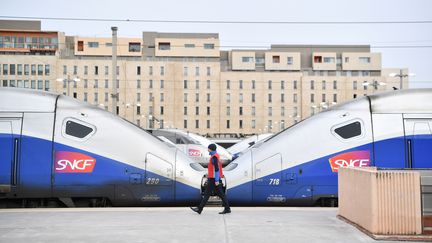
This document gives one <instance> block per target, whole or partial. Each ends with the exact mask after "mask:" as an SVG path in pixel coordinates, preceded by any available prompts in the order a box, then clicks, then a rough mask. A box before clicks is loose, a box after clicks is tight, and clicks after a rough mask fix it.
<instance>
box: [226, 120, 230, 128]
mask: <svg viewBox="0 0 432 243" xmlns="http://www.w3.org/2000/svg"><path fill="white" fill-rule="evenodd" d="M226 128H227V129H229V128H230V120H227V121H226Z"/></svg>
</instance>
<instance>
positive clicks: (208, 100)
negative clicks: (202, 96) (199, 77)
mask: <svg viewBox="0 0 432 243" xmlns="http://www.w3.org/2000/svg"><path fill="white" fill-rule="evenodd" d="M209 102H210V94H209V93H207V103H209Z"/></svg>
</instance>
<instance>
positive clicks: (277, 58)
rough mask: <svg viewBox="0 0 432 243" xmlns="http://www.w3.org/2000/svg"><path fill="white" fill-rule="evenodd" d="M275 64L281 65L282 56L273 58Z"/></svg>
mask: <svg viewBox="0 0 432 243" xmlns="http://www.w3.org/2000/svg"><path fill="white" fill-rule="evenodd" d="M272 61H273V63H280V56H272Z"/></svg>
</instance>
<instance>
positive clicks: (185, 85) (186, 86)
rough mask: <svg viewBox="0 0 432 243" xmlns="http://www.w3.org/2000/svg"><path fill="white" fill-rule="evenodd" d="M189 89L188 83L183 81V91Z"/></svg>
mask: <svg viewBox="0 0 432 243" xmlns="http://www.w3.org/2000/svg"><path fill="white" fill-rule="evenodd" d="M187 88H188V81H187V80H183V89H187Z"/></svg>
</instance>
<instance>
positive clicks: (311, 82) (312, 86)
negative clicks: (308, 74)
mask: <svg viewBox="0 0 432 243" xmlns="http://www.w3.org/2000/svg"><path fill="white" fill-rule="evenodd" d="M310 89H312V90H313V89H315V81H314V80H311V81H310Z"/></svg>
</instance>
